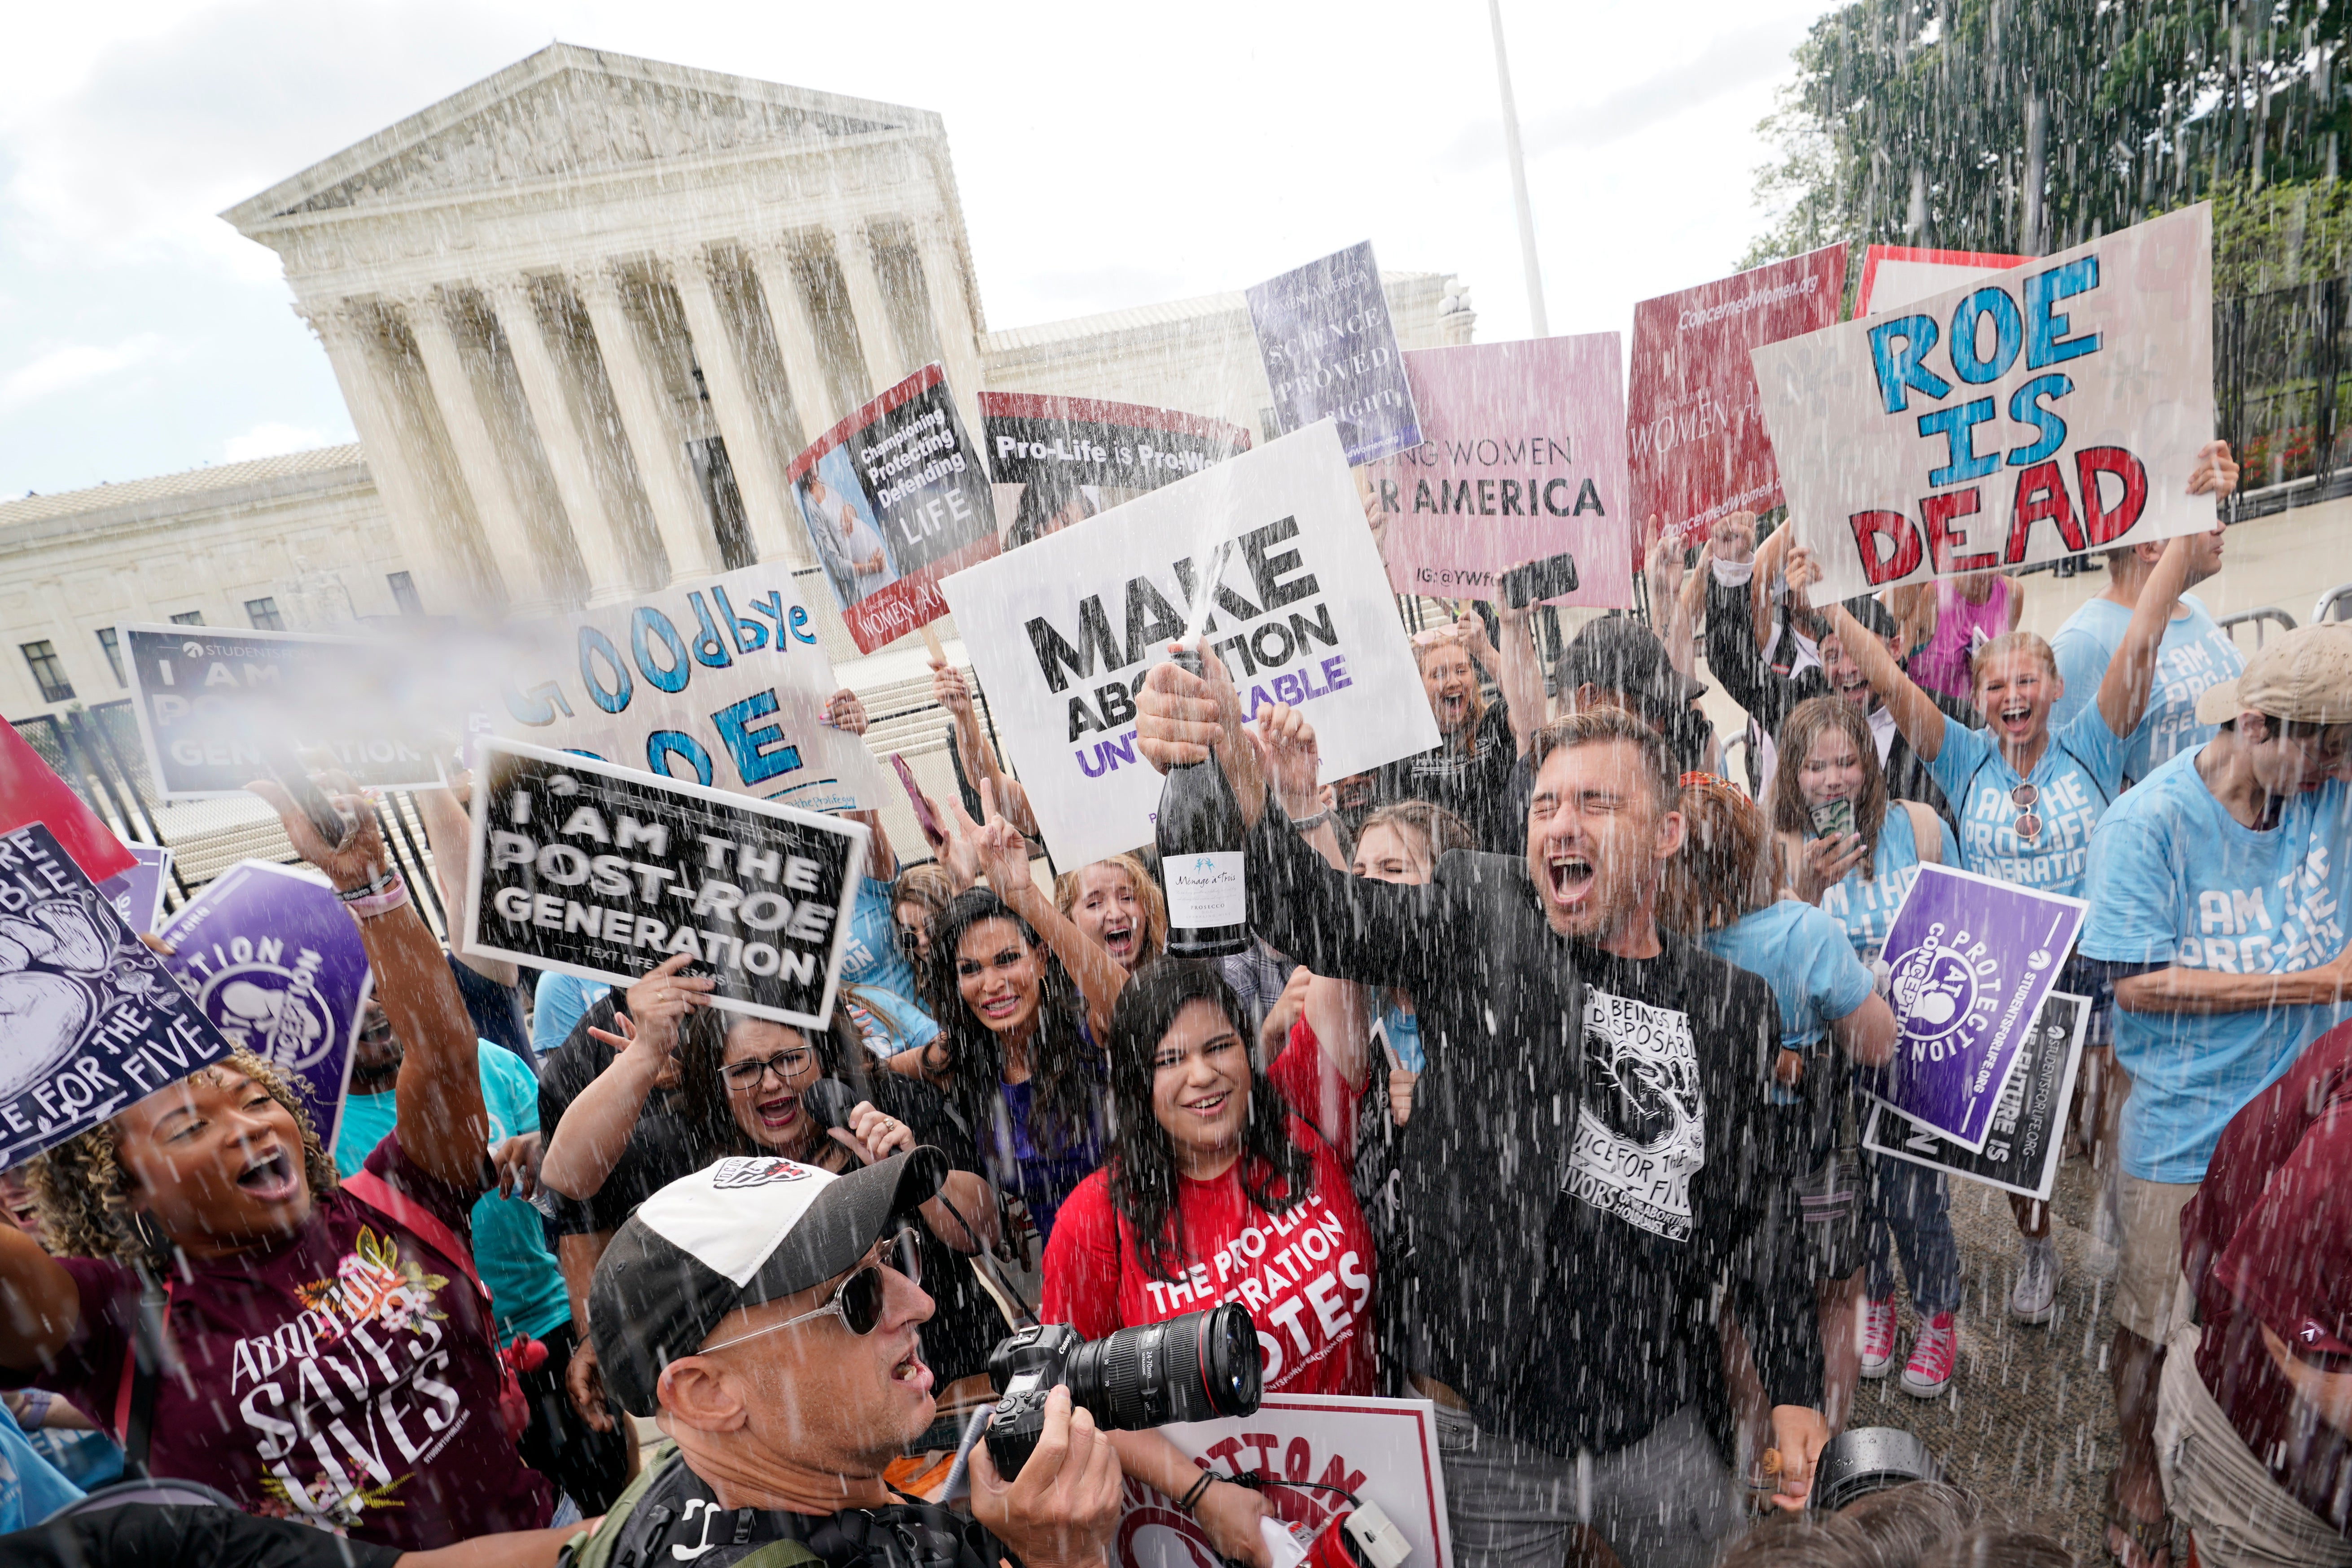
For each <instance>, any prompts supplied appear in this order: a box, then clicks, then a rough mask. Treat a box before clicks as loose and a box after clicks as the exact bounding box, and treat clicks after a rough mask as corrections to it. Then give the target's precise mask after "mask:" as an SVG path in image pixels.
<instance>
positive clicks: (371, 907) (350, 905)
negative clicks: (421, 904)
mask: <svg viewBox="0 0 2352 1568" xmlns="http://www.w3.org/2000/svg"><path fill="white" fill-rule="evenodd" d="M406 902H408V884H407V883H406V882H404V881H402V880H401V879H400V877H399V875H398V874H397V873H394V876H393V879H392V885H391V886H390V887H389V888H387V889H383V891H381V892H375V893H365V894H362V896H361V897H359V898H356V899H354V898H350V897H346V898H345V899H344V900H343V907H344V908H345V909H347V910H351V912H352V919H353V920H357V921H372V920H373V919H375V918H376V916H378V915H388V914H390V913H392V911H393V910H396V909H398V908H400V906H401V905H403V904H404V903H406Z"/></svg>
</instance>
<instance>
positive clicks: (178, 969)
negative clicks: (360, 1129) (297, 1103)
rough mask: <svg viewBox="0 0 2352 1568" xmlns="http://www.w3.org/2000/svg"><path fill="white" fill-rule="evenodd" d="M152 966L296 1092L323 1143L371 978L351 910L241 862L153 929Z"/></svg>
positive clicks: (282, 872)
mask: <svg viewBox="0 0 2352 1568" xmlns="http://www.w3.org/2000/svg"><path fill="white" fill-rule="evenodd" d="M163 941H164V942H165V943H167V944H168V945H169V946H170V947H171V948H172V950H173V952H172V956H171V957H170V958H169V959H167V960H165V961H164V962H165V963H167V964H168V965H169V966H170V968H171V971H172V973H173V974H174V975H175V976H177V977H178V979H179V982H180V984H181V985H182V986H184V988H185V989H186V990H187V993H188V994H189V995H191V996H193V997H194V998H195V1001H196V1005H197V1006H199V1007H201V1008H203V1009H204V1013H205V1017H207V1018H209V1019H211V1020H212V1021H213V1025H214V1026H215V1027H216V1028H218V1029H219V1030H220V1032H221V1033H222V1034H224V1035H226V1036H227V1037H229V1039H230V1040H232V1041H234V1042H235V1043H236V1044H237V1045H240V1046H242V1047H245V1048H246V1049H247V1050H248V1051H251V1052H252V1053H253V1054H254V1055H255V1056H257V1057H259V1058H261V1059H262V1060H263V1061H266V1062H268V1064H269V1065H270V1066H272V1067H274V1068H277V1069H278V1071H280V1072H282V1073H284V1074H285V1075H286V1077H287V1078H288V1079H289V1080H290V1081H291V1082H292V1083H293V1084H294V1086H295V1088H296V1089H299V1090H300V1091H301V1094H302V1099H303V1100H304V1102H305V1105H306V1107H307V1109H308V1110H310V1125H311V1126H312V1127H314V1128H316V1129H317V1130H318V1133H319V1142H321V1143H323V1144H325V1145H326V1146H327V1147H328V1148H330V1149H331V1148H333V1147H334V1146H335V1123H336V1121H337V1120H338V1119H339V1118H340V1117H341V1114H342V1109H343V1087H344V1085H345V1084H346V1083H347V1082H348V1081H349V1079H350V1078H351V1070H352V1045H353V1043H354V1042H355V1041H356V1040H357V1039H358V1038H359V1032H360V1023H361V1015H362V1013H363V1012H364V1011H365V1010H366V1006H367V999H368V993H369V991H370V989H371V988H372V985H373V978H372V976H371V974H370V972H369V969H368V956H367V948H366V946H365V945H364V944H362V942H361V941H360V928H359V926H358V925H357V924H356V923H355V922H354V921H352V916H351V911H350V910H346V909H345V908H344V907H343V901H342V900H341V899H339V898H337V897H336V896H335V889H333V887H331V885H330V884H329V883H328V881H327V879H325V878H323V877H321V876H320V875H318V874H317V873H316V872H313V871H310V870H298V869H296V868H293V867H291V866H275V865H272V864H270V863H269V862H268V861H267V860H241V861H239V862H238V863H237V864H236V865H234V866H232V867H230V868H228V869H227V870H226V871H224V872H223V873H221V875H219V876H218V877H215V879H213V880H211V881H210V882H208V883H206V884H205V887H204V889H202V890H201V891H200V892H198V893H197V894H196V896H195V897H194V898H193V899H190V900H188V901H187V902H186V903H185V904H184V905H182V906H181V908H180V911H179V912H178V913H177V914H175V915H173V917H172V920H171V923H170V924H168V925H166V926H165V927H164V928H163Z"/></svg>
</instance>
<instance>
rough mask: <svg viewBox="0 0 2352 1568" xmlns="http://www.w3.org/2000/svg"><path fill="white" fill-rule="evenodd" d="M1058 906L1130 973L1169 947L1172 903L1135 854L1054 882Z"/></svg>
mask: <svg viewBox="0 0 2352 1568" xmlns="http://www.w3.org/2000/svg"><path fill="white" fill-rule="evenodd" d="M1054 904H1055V908H1057V909H1059V910H1061V911H1062V913H1063V914H1064V915H1065V916H1066V917H1067V918H1068V919H1069V921H1070V923H1071V924H1073V925H1075V926H1076V927H1077V928H1078V930H1079V931H1083V932H1085V933H1086V935H1087V938H1088V939H1090V940H1091V941H1093V942H1095V943H1096V944H1097V946H1099V947H1100V948H1101V949H1102V950H1103V951H1104V952H1108V953H1109V954H1110V955H1111V957H1113V958H1114V959H1116V960H1118V966H1119V967H1120V968H1121V969H1124V970H1126V971H1127V972H1128V973H1129V974H1132V973H1135V972H1136V971H1137V970H1138V969H1139V968H1141V967H1142V966H1143V965H1144V964H1147V963H1150V962H1151V961H1152V960H1153V959H1155V958H1157V957H1159V956H1160V949H1161V948H1162V947H1164V946H1166V945H1167V942H1168V900H1166V899H1164V898H1162V897H1161V896H1160V884H1159V883H1157V882H1155V881H1153V880H1152V879H1151V873H1150V870H1148V869H1147V868H1145V867H1144V864H1143V862H1142V861H1141V860H1139V859H1138V858H1136V857H1134V856H1133V855H1113V856H1111V857H1109V858H1107V859H1102V860H1097V861H1096V862H1094V864H1092V865H1090V866H1081V867H1079V868H1077V869H1076V870H1075V871H1065V872H1063V873H1062V874H1061V875H1060V876H1059V877H1056V878H1055V879H1054Z"/></svg>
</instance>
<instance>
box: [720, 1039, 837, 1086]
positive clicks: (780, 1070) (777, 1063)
mask: <svg viewBox="0 0 2352 1568" xmlns="http://www.w3.org/2000/svg"><path fill="white" fill-rule="evenodd" d="M815 1059H816V1052H815V1051H814V1050H813V1049H811V1048H810V1047H805V1046H803V1047H801V1048H800V1049H798V1050H791V1051H778V1052H777V1053H776V1054H775V1055H774V1056H772V1057H753V1058H751V1060H749V1061H741V1062H729V1063H728V1064H727V1065H726V1066H725V1067H723V1068H719V1077H721V1078H723V1079H726V1080H727V1087H728V1088H730V1089H757V1088H759V1087H760V1085H761V1083H763V1082H765V1081H766V1080H767V1077H768V1075H769V1074H770V1073H774V1074H775V1075H776V1081H777V1082H778V1083H790V1082H792V1081H793V1075H794V1074H796V1073H803V1072H806V1071H807V1070H808V1065H809V1063H811V1062H812V1061H814V1060H815Z"/></svg>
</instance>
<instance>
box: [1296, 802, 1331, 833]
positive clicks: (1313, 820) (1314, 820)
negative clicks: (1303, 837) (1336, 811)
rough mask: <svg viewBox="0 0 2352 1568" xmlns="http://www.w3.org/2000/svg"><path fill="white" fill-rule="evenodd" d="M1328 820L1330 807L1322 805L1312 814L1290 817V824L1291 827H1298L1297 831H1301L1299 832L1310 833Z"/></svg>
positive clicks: (1329, 818)
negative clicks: (1319, 809) (1321, 807)
mask: <svg viewBox="0 0 2352 1568" xmlns="http://www.w3.org/2000/svg"><path fill="white" fill-rule="evenodd" d="M1330 820H1331V809H1330V807H1328V806H1326V807H1324V808H1323V809H1322V810H1321V811H1318V812H1317V813H1316V814H1315V815H1314V816H1301V817H1295V818H1293V819H1292V821H1291V824H1290V826H1293V827H1296V828H1297V829H1298V831H1299V832H1301V833H1312V832H1314V831H1315V830H1316V829H1317V828H1318V827H1320V826H1323V825H1324V824H1325V823H1327V822H1328V821H1330Z"/></svg>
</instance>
